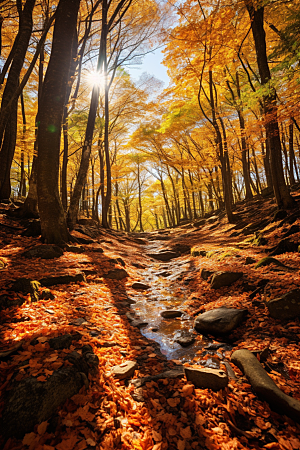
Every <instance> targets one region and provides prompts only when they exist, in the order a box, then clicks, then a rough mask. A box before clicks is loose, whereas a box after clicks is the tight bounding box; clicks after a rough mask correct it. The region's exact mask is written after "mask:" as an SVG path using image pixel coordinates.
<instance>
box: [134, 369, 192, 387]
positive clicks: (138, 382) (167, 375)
mask: <svg viewBox="0 0 300 450" xmlns="http://www.w3.org/2000/svg"><path fill="white" fill-rule="evenodd" d="M183 375H184V371H183V369H172V370H166V371H165V372H162V373H158V374H157V375H150V376H148V377H143V378H136V379H134V380H131V381H130V384H133V385H134V386H135V387H136V388H140V387H142V386H143V385H144V384H145V383H148V382H149V381H157V380H165V379H174V378H182V377H183Z"/></svg>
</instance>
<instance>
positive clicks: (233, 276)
mask: <svg viewBox="0 0 300 450" xmlns="http://www.w3.org/2000/svg"><path fill="white" fill-rule="evenodd" d="M242 276H243V273H242V272H216V273H215V274H214V276H213V277H212V280H211V285H210V286H211V287H212V288H213V289H219V288H221V287H223V286H230V285H231V284H233V283H234V282H235V281H237V280H239V279H240V278H241V277H242Z"/></svg>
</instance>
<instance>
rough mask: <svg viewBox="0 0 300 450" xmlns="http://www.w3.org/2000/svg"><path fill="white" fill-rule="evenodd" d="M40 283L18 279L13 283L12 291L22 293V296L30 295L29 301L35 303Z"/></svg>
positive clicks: (27, 279)
mask: <svg viewBox="0 0 300 450" xmlns="http://www.w3.org/2000/svg"><path fill="white" fill-rule="evenodd" d="M40 286H41V285H40V283H39V282H38V281H36V280H30V279H29V278H18V279H17V280H16V281H14V282H13V285H12V287H11V290H12V291H15V292H23V294H30V297H31V301H32V302H37V301H38V300H39V288H40Z"/></svg>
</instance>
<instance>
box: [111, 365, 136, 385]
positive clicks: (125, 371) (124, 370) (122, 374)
mask: <svg viewBox="0 0 300 450" xmlns="http://www.w3.org/2000/svg"><path fill="white" fill-rule="evenodd" d="M136 369H137V362H136V361H126V362H124V363H122V364H119V365H118V366H114V367H113V368H112V369H111V372H112V373H113V374H114V376H115V377H116V378H118V379H119V380H125V379H126V378H132V377H133V375H134V372H135V370H136Z"/></svg>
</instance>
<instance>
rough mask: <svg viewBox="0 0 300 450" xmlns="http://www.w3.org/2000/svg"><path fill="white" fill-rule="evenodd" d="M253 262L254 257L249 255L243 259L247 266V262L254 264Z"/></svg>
mask: <svg viewBox="0 0 300 450" xmlns="http://www.w3.org/2000/svg"><path fill="white" fill-rule="evenodd" d="M254 263H255V259H254V258H251V256H247V258H246V259H245V265H246V266H248V265H249V264H254Z"/></svg>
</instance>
